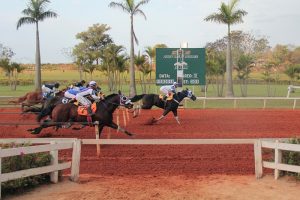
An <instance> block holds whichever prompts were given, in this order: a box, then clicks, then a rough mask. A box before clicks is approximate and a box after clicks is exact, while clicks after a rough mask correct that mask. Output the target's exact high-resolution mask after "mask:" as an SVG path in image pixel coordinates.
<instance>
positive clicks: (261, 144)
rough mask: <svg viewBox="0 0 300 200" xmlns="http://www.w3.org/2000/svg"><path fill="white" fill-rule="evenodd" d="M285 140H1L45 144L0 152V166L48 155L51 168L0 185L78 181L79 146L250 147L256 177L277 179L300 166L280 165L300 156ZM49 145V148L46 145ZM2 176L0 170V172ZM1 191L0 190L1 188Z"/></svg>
mask: <svg viewBox="0 0 300 200" xmlns="http://www.w3.org/2000/svg"><path fill="white" fill-rule="evenodd" d="M286 140H287V139H286V138H282V139H280V140H279V139H276V138H275V139H274V138H266V139H101V140H100V139H70V138H25V139H16V138H11V139H0V143H12V142H14V143H32V144H45V143H46V145H37V146H30V147H19V148H12V149H1V148H0V166H1V158H4V157H9V156H15V155H20V152H21V151H22V153H24V154H30V153H37V152H46V151H50V153H51V155H52V157H53V159H52V162H51V165H50V166H46V167H41V168H34V169H28V170H22V171H17V172H12V173H6V174H2V173H0V183H1V182H5V181H8V180H13V179H17V178H21V177H26V176H32V175H37V174H43V173H51V181H52V182H57V179H58V171H59V170H63V169H67V168H71V177H70V178H71V180H73V181H77V180H78V178H79V167H80V156H81V144H83V145H95V144H96V145H97V146H98V147H99V152H97V153H99V154H100V145H105V144H109V145H201V144H211V145H214V144H216V145H220V144H221V145H222V144H232V145H234V144H252V145H253V147H254V164H255V176H256V178H261V177H262V175H263V167H265V168H271V169H274V170H275V178H276V179H277V178H278V177H279V173H280V170H283V171H290V172H296V173H300V166H294V165H287V164H282V163H281V160H282V159H281V158H282V151H296V152H300V145H296V144H288V143H280V142H279V141H286ZM49 143H50V144H49ZM262 148H273V149H275V162H267V161H263V159H262ZM63 149H73V154H72V161H71V162H66V163H60V164H58V150H63ZM0 172H1V168H0ZM0 189H1V188H0ZM0 191H1V190H0Z"/></svg>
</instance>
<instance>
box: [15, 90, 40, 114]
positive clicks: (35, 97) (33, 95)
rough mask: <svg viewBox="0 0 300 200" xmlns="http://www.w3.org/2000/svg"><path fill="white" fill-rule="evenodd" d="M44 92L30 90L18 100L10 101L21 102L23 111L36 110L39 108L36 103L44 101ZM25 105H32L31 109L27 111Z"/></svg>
mask: <svg viewBox="0 0 300 200" xmlns="http://www.w3.org/2000/svg"><path fill="white" fill-rule="evenodd" d="M44 101H45V100H44V99H43V94H42V92H41V91H33V92H28V93H26V94H25V95H24V96H22V97H19V98H18V99H17V100H13V101H10V102H9V103H14V104H21V109H22V112H36V111H38V110H39V108H38V107H36V106H35V105H37V104H40V103H44ZM24 107H28V108H30V107H32V109H31V110H29V111H27V109H24Z"/></svg>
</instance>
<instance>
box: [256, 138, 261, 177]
mask: <svg viewBox="0 0 300 200" xmlns="http://www.w3.org/2000/svg"><path fill="white" fill-rule="evenodd" d="M254 161H255V162H254V163H255V177H256V178H257V179H259V178H261V177H262V175H263V166H262V151H261V140H255V142H254Z"/></svg>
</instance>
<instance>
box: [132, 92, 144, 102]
mask: <svg viewBox="0 0 300 200" xmlns="http://www.w3.org/2000/svg"><path fill="white" fill-rule="evenodd" d="M145 95H146V94H140V95H135V96H134V97H132V98H131V99H130V100H131V102H137V101H139V100H141V99H142V98H143V97H144V96H145Z"/></svg>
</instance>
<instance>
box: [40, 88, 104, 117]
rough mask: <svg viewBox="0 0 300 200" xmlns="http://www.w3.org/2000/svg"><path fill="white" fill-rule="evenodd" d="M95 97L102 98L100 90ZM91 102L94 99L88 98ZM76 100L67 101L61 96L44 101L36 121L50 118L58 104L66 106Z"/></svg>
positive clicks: (99, 89) (67, 99)
mask: <svg viewBox="0 0 300 200" xmlns="http://www.w3.org/2000/svg"><path fill="white" fill-rule="evenodd" d="M96 93H97V95H98V96H99V97H101V98H103V97H104V96H105V95H104V94H103V93H102V92H101V88H98V90H97V91H96ZM89 100H90V101H91V102H93V101H94V99H92V98H90V99H89ZM75 101H76V100H74V99H69V98H67V97H65V96H64V95H63V94H62V95H57V96H55V97H53V98H49V99H47V100H46V101H45V103H44V104H43V106H42V108H41V110H40V111H39V113H38V115H37V118H36V121H37V122H40V121H41V119H42V118H44V117H46V116H51V113H52V111H53V109H54V108H55V106H57V105H58V104H62V103H63V104H66V103H74V102H75Z"/></svg>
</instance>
